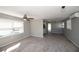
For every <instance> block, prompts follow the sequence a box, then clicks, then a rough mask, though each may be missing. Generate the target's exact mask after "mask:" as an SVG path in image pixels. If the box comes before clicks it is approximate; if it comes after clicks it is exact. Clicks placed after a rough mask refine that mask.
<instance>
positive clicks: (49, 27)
mask: <svg viewBox="0 0 79 59" xmlns="http://www.w3.org/2000/svg"><path fill="white" fill-rule="evenodd" d="M48 32H51V23H48Z"/></svg>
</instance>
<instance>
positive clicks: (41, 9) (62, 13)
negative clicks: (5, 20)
mask: <svg viewBox="0 0 79 59" xmlns="http://www.w3.org/2000/svg"><path fill="white" fill-rule="evenodd" d="M77 11H79V6H66V8H65V9H61V6H0V12H1V13H7V14H10V15H13V16H17V17H23V15H24V14H27V15H28V17H33V18H36V19H46V20H55V21H59V20H64V19H66V18H68V17H69V16H70V15H71V14H72V13H74V12H77Z"/></svg>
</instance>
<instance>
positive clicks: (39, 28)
mask: <svg viewBox="0 0 79 59" xmlns="http://www.w3.org/2000/svg"><path fill="white" fill-rule="evenodd" d="M30 23H31V35H32V36H36V37H43V20H37V19H34V20H31V22H30Z"/></svg>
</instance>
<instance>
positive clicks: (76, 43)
mask: <svg viewBox="0 0 79 59" xmlns="http://www.w3.org/2000/svg"><path fill="white" fill-rule="evenodd" d="M65 37H66V38H67V39H68V40H69V41H71V42H72V43H73V44H74V45H75V46H76V47H78V48H79V45H78V44H77V43H76V42H75V41H73V40H71V39H69V38H68V37H67V36H66V35H65Z"/></svg>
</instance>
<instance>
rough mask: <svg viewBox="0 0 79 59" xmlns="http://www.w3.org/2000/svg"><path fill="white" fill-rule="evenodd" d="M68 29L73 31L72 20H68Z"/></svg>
mask: <svg viewBox="0 0 79 59" xmlns="http://www.w3.org/2000/svg"><path fill="white" fill-rule="evenodd" d="M67 29H69V30H71V29H72V27H71V20H67Z"/></svg>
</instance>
